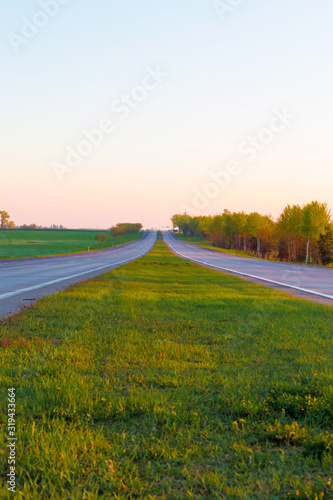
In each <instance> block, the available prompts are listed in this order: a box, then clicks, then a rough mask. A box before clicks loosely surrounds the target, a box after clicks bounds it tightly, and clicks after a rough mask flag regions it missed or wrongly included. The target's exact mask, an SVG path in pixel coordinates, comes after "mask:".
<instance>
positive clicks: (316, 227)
mask: <svg viewBox="0 0 333 500" xmlns="http://www.w3.org/2000/svg"><path fill="white" fill-rule="evenodd" d="M171 221H172V224H173V227H174V228H175V227H178V228H179V231H180V233H183V234H184V235H185V236H199V237H200V238H203V239H205V240H207V241H208V242H210V243H211V244H212V245H213V246H216V247H219V248H225V249H232V250H243V251H244V252H248V253H253V254H256V255H257V257H261V258H264V259H265V258H275V259H278V260H280V261H284V262H306V263H307V264H308V263H312V264H318V263H322V264H323V265H327V264H330V263H332V262H333V221H332V218H331V212H330V210H329V209H328V207H327V204H326V203H319V202H318V201H312V202H311V203H308V204H306V205H304V206H302V207H301V206H300V205H292V206H291V205H287V206H286V207H285V209H284V210H283V211H282V213H281V214H280V216H279V217H278V219H277V220H274V219H273V217H272V216H271V215H261V214H260V213H258V212H252V213H249V214H247V213H245V212H230V211H229V210H224V211H223V213H222V214H217V215H214V216H198V217H191V216H190V215H188V214H186V213H185V214H176V215H173V216H172V218H171Z"/></svg>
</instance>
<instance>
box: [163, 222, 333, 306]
mask: <svg viewBox="0 0 333 500" xmlns="http://www.w3.org/2000/svg"><path fill="white" fill-rule="evenodd" d="M163 238H164V240H165V242H166V244H167V245H168V246H169V248H170V250H172V251H173V252H174V253H176V254H178V255H179V256H180V257H183V258H185V259H188V260H192V261H193V262H196V263H198V264H202V265H205V266H208V267H213V268H215V269H218V270H221V271H227V272H231V273H235V274H237V275H238V276H239V277H247V278H250V279H251V280H256V281H257V280H259V281H260V282H262V284H263V285H264V284H266V285H277V286H279V287H284V288H285V291H288V289H290V290H296V291H299V292H302V293H303V294H309V298H310V295H314V296H317V297H322V298H323V299H325V300H328V302H327V303H330V304H331V303H332V304H333V302H331V301H333V269H330V268H322V267H315V266H304V265H298V264H286V263H282V262H272V261H266V260H257V259H251V258H246V257H238V256H235V255H229V254H225V253H222V252H218V251H214V250H209V249H205V248H202V247H199V246H197V245H192V244H190V243H185V242H183V241H180V240H178V239H177V238H176V237H175V236H174V235H173V234H171V233H168V232H164V233H163Z"/></svg>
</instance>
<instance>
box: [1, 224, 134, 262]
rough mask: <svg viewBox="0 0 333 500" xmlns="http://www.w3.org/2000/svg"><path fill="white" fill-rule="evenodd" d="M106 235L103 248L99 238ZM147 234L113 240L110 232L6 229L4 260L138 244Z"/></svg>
mask: <svg viewBox="0 0 333 500" xmlns="http://www.w3.org/2000/svg"><path fill="white" fill-rule="evenodd" d="M98 233H105V234H106V235H107V237H108V239H107V241H105V243H103V244H102V245H100V244H99V243H97V241H96V240H95V235H96V234H98ZM142 234H143V233H135V234H128V235H125V236H117V237H116V238H112V237H111V235H110V233H109V231H84V230H82V231H80V230H77V231H71V230H65V231H43V230H39V231H34V230H28V231H25V230H17V229H11V230H2V231H0V259H8V258H19V257H41V256H45V255H57V254H68V253H76V252H86V251H87V250H88V247H89V248H90V250H99V249H103V248H110V247H112V245H114V246H115V245H122V244H123V243H128V242H130V241H136V240H138V239H140V238H141V237H142Z"/></svg>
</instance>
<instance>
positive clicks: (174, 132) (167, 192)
mask: <svg viewBox="0 0 333 500" xmlns="http://www.w3.org/2000/svg"><path fill="white" fill-rule="evenodd" d="M53 1H56V0H53ZM221 1H222V3H223V0H221ZM41 3H43V0H41V2H38V1H31V0H24V1H23V0H16V1H15V2H11V3H9V2H8V3H7V5H1V7H0V40H1V42H0V57H1V80H0V84H1V93H0V104H1V119H0V133H1V135H0V137H1V150H0V161H1V165H2V182H1V186H0V200H1V206H0V209H6V210H8V211H9V212H10V213H11V215H12V217H13V219H14V220H15V222H17V223H24V222H25V223H28V222H36V223H38V224H46V225H49V224H52V223H56V224H64V225H66V226H68V227H82V226H90V227H97V226H99V227H107V226H110V225H111V224H113V223H116V222H119V221H120V220H125V219H126V220H132V221H134V220H138V221H140V222H143V223H144V224H145V226H157V225H164V224H165V225H166V224H168V223H169V217H170V216H171V215H172V214H173V213H177V212H179V211H180V210H181V209H182V208H183V207H184V206H186V207H189V209H191V207H193V208H195V207H194V206H193V190H194V189H196V190H197V191H200V192H203V191H204V190H205V188H206V187H207V183H208V182H210V173H211V172H217V171H219V170H221V169H223V168H224V166H225V165H226V163H227V162H228V160H230V159H234V158H236V159H238V160H239V161H240V162H242V163H243V164H244V167H243V168H242V171H241V173H239V174H238V175H237V176H235V177H234V178H232V180H231V182H230V183H229V185H228V186H227V187H226V188H223V189H221V191H220V192H218V193H217V195H216V196H215V197H213V198H212V199H210V200H209V201H208V202H207V203H206V204H205V205H204V207H203V208H202V210H201V212H202V213H207V214H208V213H211V214H213V213H217V212H221V211H222V210H223V209H224V208H229V209H231V210H246V211H253V210H258V211H261V212H263V213H269V212H271V213H272V214H273V215H275V216H277V215H278V213H279V212H280V211H281V210H282V209H283V207H284V206H285V205H286V204H287V203H300V204H303V203H306V202H308V201H311V200H312V199H318V200H319V201H326V202H328V204H329V206H330V208H331V209H333V194H332V193H333V190H332V185H333V168H332V166H333V165H332V152H333V151H332V149H333V146H332V139H331V136H332V132H331V117H332V114H333V97H332V86H333V70H332V62H331V60H332V48H333V43H332V42H333V34H332V19H333V4H332V2H329V1H328V0H326V1H325V0H323V1H321V2H319V3H317V4H315V3H314V2H312V1H310V0H305V1H301V0H298V1H292V2H290V0H289V1H287V0H280V1H279V2H277V1H276V2H267V1H266V2H264V1H263V0H252V1H250V0H244V1H243V2H242V3H240V5H239V6H238V7H236V8H234V10H233V11H231V12H229V13H228V14H227V15H226V16H225V17H224V18H223V19H221V18H220V17H219V16H218V15H217V13H216V11H215V9H214V6H213V1H212V0H191V1H189V0H186V1H185V0H177V1H176V0H169V1H168V2H166V1H164V2H162V1H158V0H143V1H141V2H137V1H136V2H135V1H134V0H124V1H122V2H115V1H112V0H111V1H110V0H109V1H106V0H95V1H94V2H92V1H90V2H89V1H87V0H80V1H79V0H70V1H69V2H68V4H67V5H62V6H59V5H58V7H59V12H58V13H57V14H56V15H55V16H54V17H53V18H52V19H51V18H48V17H47V16H46V21H45V22H46V25H45V26H44V27H42V28H38V29H37V33H36V35H35V36H34V37H33V38H31V39H30V40H28V41H27V43H25V44H23V43H22V45H19V46H18V47H17V51H15V50H14V48H13V46H12V45H11V43H10V40H9V38H8V36H10V37H11V39H12V40H13V33H15V34H17V35H20V34H21V32H22V28H23V26H24V23H25V21H23V18H28V19H29V20H30V21H31V20H33V19H36V17H34V16H36V15H37V13H38V12H40V11H41V6H40V5H41ZM44 3H46V0H44ZM224 3H226V4H227V3H228V0H226V1H225V2H224ZM10 33H11V35H9V34H10ZM157 66H159V67H160V68H161V69H162V70H163V71H164V72H167V73H168V77H167V78H165V79H164V81H163V82H162V84H161V85H159V86H158V87H157V88H156V90H154V91H152V92H149V95H148V97H147V99H146V100H144V102H141V103H140V105H139V106H138V109H135V110H132V111H131V113H130V115H129V117H128V118H127V119H126V120H120V119H119V117H115V116H114V115H113V114H112V111H111V104H112V102H114V100H115V99H117V98H118V97H119V96H121V95H122V94H123V93H126V92H129V91H131V90H132V89H133V88H134V87H135V86H137V85H139V84H141V82H142V80H143V78H144V77H145V75H146V74H147V68H148V67H150V68H155V67H157ZM283 106H285V107H286V108H287V109H288V111H289V112H290V113H292V114H294V115H295V118H294V119H293V120H292V123H291V124H290V125H289V126H288V127H286V129H285V130H284V131H283V132H281V133H279V134H277V135H276V136H275V137H274V139H273V140H272V142H271V143H270V144H269V145H267V146H266V147H265V148H264V150H263V151H262V152H260V154H258V155H257V157H256V159H255V160H254V161H253V162H251V163H250V162H247V161H246V158H244V157H243V158H242V157H241V156H240V155H239V153H237V148H238V146H239V144H240V143H242V142H243V141H246V140H247V138H248V137H249V136H256V135H257V134H258V132H260V130H261V129H262V128H263V127H266V126H267V124H268V123H269V121H270V119H271V117H272V116H273V110H274V109H276V108H279V109H282V108H283ZM108 117H109V118H114V120H115V131H114V132H113V133H112V134H110V136H108V137H107V138H106V139H105V141H104V142H103V144H102V145H100V146H98V147H95V148H94V149H93V151H92V153H91V155H89V157H87V158H85V159H84V160H83V161H82V162H81V164H80V165H79V166H78V167H76V168H75V170H74V171H72V172H70V173H68V174H66V175H64V177H63V182H59V179H58V178H57V177H56V175H55V173H54V170H53V164H54V162H63V163H64V162H65V156H66V148H68V147H71V148H75V147H76V146H77V144H78V143H79V142H80V141H81V140H82V139H83V136H82V131H83V130H84V129H88V130H91V129H93V128H95V127H96V126H97V125H98V124H99V123H100V121H101V120H102V119H104V118H108ZM197 191H196V192H197ZM193 213H194V212H193Z"/></svg>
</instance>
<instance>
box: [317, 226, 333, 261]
mask: <svg viewBox="0 0 333 500" xmlns="http://www.w3.org/2000/svg"><path fill="white" fill-rule="evenodd" d="M318 247H319V256H320V260H321V262H322V264H324V266H327V265H328V264H330V263H331V262H333V229H332V226H326V227H325V232H324V233H323V234H321V235H320V238H319V240H318Z"/></svg>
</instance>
